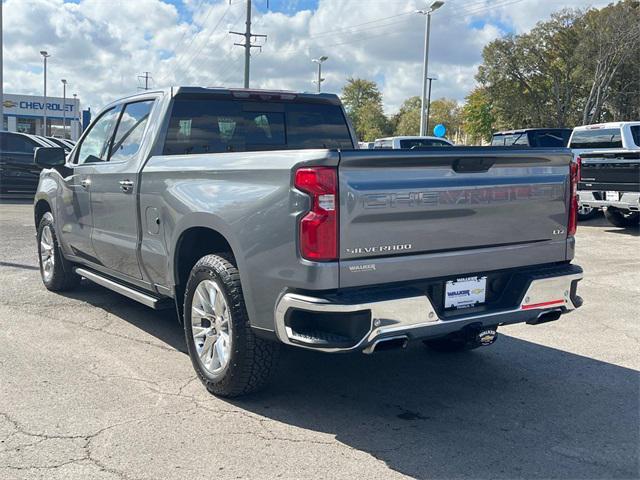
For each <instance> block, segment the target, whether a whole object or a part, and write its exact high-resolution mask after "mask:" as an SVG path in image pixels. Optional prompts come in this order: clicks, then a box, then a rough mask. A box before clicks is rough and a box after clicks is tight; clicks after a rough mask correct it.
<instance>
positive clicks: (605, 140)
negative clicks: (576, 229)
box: [569, 122, 640, 220]
mask: <svg viewBox="0 0 640 480" xmlns="http://www.w3.org/2000/svg"><path fill="white" fill-rule="evenodd" d="M569 148H571V150H572V151H573V153H574V154H575V155H579V156H581V155H583V154H584V153H586V152H594V153H602V154H607V153H615V152H619V151H625V150H626V151H640V122H609V123H598V124H595V125H583V126H580V127H576V128H575V129H574V130H573V133H572V134H571V138H570V139H569ZM605 194H606V192H604V191H594V190H590V189H588V188H587V187H586V186H585V184H581V186H580V191H579V192H578V195H579V201H580V209H579V212H578V218H579V219H580V220H588V219H590V218H593V217H594V216H595V215H598V212H599V210H600V209H601V208H602V205H601V204H599V203H598V202H601V201H603V200H604V197H605ZM597 205H599V206H597Z"/></svg>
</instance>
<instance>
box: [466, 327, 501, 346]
mask: <svg viewBox="0 0 640 480" xmlns="http://www.w3.org/2000/svg"><path fill="white" fill-rule="evenodd" d="M464 330H465V332H464V336H465V337H466V341H467V343H469V344H470V346H474V347H476V346H478V347H488V346H489V345H493V344H494V343H495V341H496V340H497V339H498V326H497V325H490V326H484V325H469V326H467V327H466V328H465V329H464Z"/></svg>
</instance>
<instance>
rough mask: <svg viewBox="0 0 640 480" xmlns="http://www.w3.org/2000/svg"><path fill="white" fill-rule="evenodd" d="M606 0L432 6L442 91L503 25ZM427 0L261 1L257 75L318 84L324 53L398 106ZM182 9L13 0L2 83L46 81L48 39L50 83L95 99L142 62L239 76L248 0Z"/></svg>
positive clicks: (461, 90)
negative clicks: (273, 6)
mask: <svg viewBox="0 0 640 480" xmlns="http://www.w3.org/2000/svg"><path fill="white" fill-rule="evenodd" d="M605 3H606V0H594V1H593V2H590V3H586V2H585V1H580V0H566V1H564V2H562V3H561V4H560V2H557V1H555V0H492V1H489V0H469V1H463V0H448V1H447V4H446V5H445V6H444V7H443V8H442V9H441V10H440V11H438V12H436V13H434V14H433V17H432V38H431V40H432V42H431V55H430V68H429V73H430V75H431V76H435V77H437V78H438V80H437V81H436V82H434V84H433V95H432V96H433V98H438V97H442V96H447V97H451V98H455V99H458V100H462V99H463V98H464V96H465V95H466V93H468V91H469V90H470V89H471V88H472V87H473V85H474V74H475V71H476V68H477V65H478V63H479V62H480V61H481V52H482V47H483V46H484V45H485V44H486V43H487V42H489V41H491V40H493V39H494V38H497V37H498V36H500V35H501V34H502V33H504V32H503V29H513V30H515V31H516V32H521V31H525V30H527V29H529V28H531V27H532V26H533V25H534V24H535V23H536V22H537V21H539V20H543V19H545V18H548V15H549V14H550V13H551V12H553V11H556V10H558V9H560V8H563V7H582V8H584V7H587V6H589V5H591V4H595V6H602V5H604V4H605ZM424 5H425V3H424V2H422V1H419V0H410V1H399V0H385V1H381V0H371V1H367V2H365V1H358V0H320V2H319V5H318V8H317V9H315V10H299V11H296V10H297V9H296V8H295V6H296V2H291V1H289V3H288V4H287V8H286V9H285V11H286V12H287V13H286V14H285V13H278V12H272V11H270V12H264V11H262V12H260V11H255V10H254V18H253V23H254V24H253V30H254V31H255V32H256V33H265V34H268V35H269V38H268V40H267V41H266V43H264V47H263V49H262V52H259V51H258V50H257V49H256V50H255V51H254V52H253V57H252V63H251V69H252V75H251V78H252V86H253V87H262V88H278V89H282V88H285V89H296V90H313V89H314V88H315V86H314V85H313V83H312V80H313V79H314V78H315V64H313V63H312V62H311V58H313V57H314V56H318V55H323V54H325V55H328V56H329V57H330V58H329V60H328V61H327V62H326V63H325V64H324V70H323V76H324V77H325V78H326V81H325V82H324V83H323V90H324V91H332V92H339V91H340V89H341V88H342V86H343V84H344V82H345V80H346V78H348V77H349V76H359V77H365V78H371V79H375V80H376V81H378V82H379V84H380V87H381V89H382V91H383V94H384V101H385V108H386V110H387V111H388V112H393V111H395V110H397V108H398V107H399V106H400V104H401V103H402V101H403V100H404V99H406V98H407V97H410V96H412V95H419V93H420V88H421V83H420V76H421V71H422V46H423V34H424V17H423V16H421V15H417V14H415V13H412V12H413V11H414V10H415V9H416V8H418V7H421V8H423V7H424ZM184 9H185V11H186V13H187V14H188V15H183V16H181V12H179V11H178V10H177V9H176V7H175V6H174V5H172V4H168V3H165V2H163V1H162V0H135V1H132V0H130V1H126V0H120V1H114V0H80V1H79V2H78V3H64V2H63V0H6V1H4V2H3V13H4V22H3V23H4V48H5V50H4V62H5V65H4V81H5V85H4V91H5V92H7V93H30V94H40V93H41V91H42V70H41V65H42V59H41V58H40V55H39V53H38V52H39V51H40V50H42V49H46V50H48V51H49V52H50V53H51V54H52V57H51V58H50V59H49V64H48V65H49V70H48V73H49V87H48V91H49V93H50V94H51V95H56V94H60V93H61V90H62V87H61V84H60V82H59V79H60V78H66V79H67V80H68V81H69V84H70V91H71V92H77V93H78V94H79V97H80V98H81V100H82V102H83V105H84V106H87V105H90V106H91V107H92V108H93V109H97V108H100V107H101V106H102V105H104V104H105V103H107V102H109V101H112V100H114V99H116V98H119V97H122V96H125V95H128V94H131V93H134V92H135V91H136V90H137V87H138V85H139V83H138V79H137V76H138V75H140V74H141V73H142V72H143V71H150V72H151V73H152V76H153V78H154V80H155V84H156V86H168V85H171V84H174V85H177V84H182V85H205V86H213V85H226V86H241V85H242V74H243V50H242V49H241V48H240V47H236V46H234V45H233V43H234V42H240V41H242V40H243V39H242V38H241V37H237V36H235V35H230V34H229V33H228V30H230V29H234V30H243V29H244V2H242V1H241V0H234V3H233V4H232V5H229V4H228V1H226V0H215V1H214V2H213V3H210V2H207V1H204V2H203V1H195V0H187V1H186V2H185V4H184ZM182 13H183V14H184V13H185V12H182ZM185 17H187V18H189V19H190V20H191V22H192V23H185V21H184V20H183V18H185ZM381 19H384V20H381ZM261 43H262V42H261ZM58 90H59V91H60V92H58Z"/></svg>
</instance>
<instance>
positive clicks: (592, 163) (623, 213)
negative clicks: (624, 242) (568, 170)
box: [578, 150, 640, 227]
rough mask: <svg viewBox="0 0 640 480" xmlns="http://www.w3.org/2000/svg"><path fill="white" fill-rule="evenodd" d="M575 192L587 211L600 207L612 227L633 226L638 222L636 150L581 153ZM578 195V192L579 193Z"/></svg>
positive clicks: (639, 198)
mask: <svg viewBox="0 0 640 480" xmlns="http://www.w3.org/2000/svg"><path fill="white" fill-rule="evenodd" d="M581 162H582V169H581V172H582V173H581V176H580V183H579V187H578V188H579V189H583V190H585V191H589V192H590V193H591V195H590V197H588V198H583V199H582V204H583V205H584V206H585V207H587V208H592V209H596V208H604V215H605V217H606V218H607V220H608V221H609V223H611V224H612V225H615V226H616V227H637V226H638V224H639V223H640V150H608V151H604V152H602V151H601V152H584V153H582V155H581ZM579 193H581V192H579Z"/></svg>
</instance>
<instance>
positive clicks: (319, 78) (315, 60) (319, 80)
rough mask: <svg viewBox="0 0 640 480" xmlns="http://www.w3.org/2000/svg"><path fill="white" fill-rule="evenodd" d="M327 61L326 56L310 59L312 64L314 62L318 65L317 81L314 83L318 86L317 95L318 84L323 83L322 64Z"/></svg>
mask: <svg viewBox="0 0 640 480" xmlns="http://www.w3.org/2000/svg"><path fill="white" fill-rule="evenodd" d="M328 59H329V57H327V56H326V55H323V56H321V57H320V58H313V59H311V61H312V62H315V63H317V64H318V80H316V83H317V84H318V93H320V90H321V88H320V84H321V83H322V82H324V78H322V63H323V62H326V61H327V60H328Z"/></svg>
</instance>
